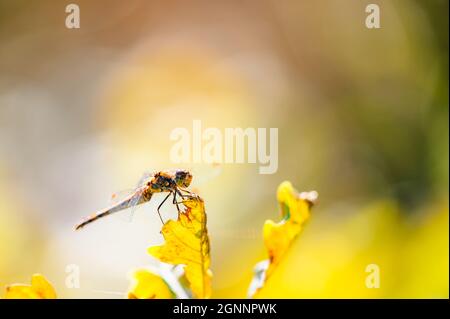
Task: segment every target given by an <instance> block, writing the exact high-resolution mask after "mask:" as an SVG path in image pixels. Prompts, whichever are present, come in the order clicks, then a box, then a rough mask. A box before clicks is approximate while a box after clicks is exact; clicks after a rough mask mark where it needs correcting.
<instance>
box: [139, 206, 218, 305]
mask: <svg viewBox="0 0 450 319" xmlns="http://www.w3.org/2000/svg"><path fill="white" fill-rule="evenodd" d="M183 204H184V205H185V206H186V210H185V211H184V212H183V213H182V214H180V215H179V217H178V220H176V221H175V220H169V221H168V222H167V223H165V224H164V226H163V228H162V230H161V232H162V235H163V236H164V239H165V240H166V242H165V244H164V245H162V246H156V247H150V248H149V250H148V251H149V253H150V254H151V255H152V256H154V257H156V258H158V259H159V260H160V261H162V262H165V263H168V264H172V265H178V264H183V265H185V266H184V273H185V277H186V279H187V280H188V282H189V285H190V288H191V291H192V293H193V295H194V296H195V297H196V298H209V297H210V296H211V278H212V273H211V271H210V269H209V266H210V255H209V238H208V232H207V229H206V213H205V205H204V202H203V200H202V199H201V198H200V197H193V198H190V199H187V200H184V201H183Z"/></svg>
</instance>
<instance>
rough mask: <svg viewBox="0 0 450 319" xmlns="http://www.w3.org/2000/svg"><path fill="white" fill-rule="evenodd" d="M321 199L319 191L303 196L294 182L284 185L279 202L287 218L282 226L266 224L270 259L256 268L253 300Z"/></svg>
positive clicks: (251, 291) (252, 289) (268, 221)
mask: <svg viewBox="0 0 450 319" xmlns="http://www.w3.org/2000/svg"><path fill="white" fill-rule="evenodd" d="M317 196H318V195H317V192H315V191H312V192H303V193H300V194H299V193H298V192H297V191H296V190H295V189H294V187H293V186H292V184H291V183H290V182H283V183H281V184H280V186H279V187H278V191H277V199H278V202H279V204H280V210H281V216H282V218H283V219H282V220H281V221H280V222H278V223H276V222H274V221H272V220H267V221H266V222H265V223H264V227H263V236H264V245H265V246H266V249H267V253H268V256H269V259H268V260H264V261H262V262H260V263H258V264H257V266H256V267H255V276H254V278H253V281H252V283H251V285H250V288H249V296H250V297H255V296H256V294H257V293H258V292H259V290H260V289H261V288H262V287H263V286H264V284H265V282H266V281H267V279H268V278H269V277H270V275H271V274H272V272H273V271H274V269H275V268H276V267H277V265H278V264H279V262H280V260H281V258H282V256H283V255H284V254H285V253H286V251H287V250H288V249H289V247H290V246H291V244H292V242H293V240H294V239H295V238H296V237H297V236H298V234H300V232H301V230H302V228H303V225H304V223H305V222H306V221H307V220H308V219H309V216H310V209H311V207H312V205H313V203H314V202H315V201H316V200H317Z"/></svg>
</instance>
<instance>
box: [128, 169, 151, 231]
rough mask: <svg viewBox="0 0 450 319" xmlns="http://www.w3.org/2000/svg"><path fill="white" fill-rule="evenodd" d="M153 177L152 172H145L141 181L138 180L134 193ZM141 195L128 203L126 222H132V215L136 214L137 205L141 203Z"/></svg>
mask: <svg viewBox="0 0 450 319" xmlns="http://www.w3.org/2000/svg"><path fill="white" fill-rule="evenodd" d="M152 176H153V173H152V172H145V173H144V174H143V175H142V177H141V179H140V180H139V182H138V183H137V185H136V188H135V189H134V192H136V191H137V190H138V189H140V188H142V187H143V186H144V185H145V183H147V181H148V180H149V179H150V178H151V177H152ZM142 194H143V193H141V195H140V196H136V197H135V198H133V200H132V201H131V202H130V213H129V214H128V222H130V223H131V222H132V221H133V217H134V213H135V212H136V210H137V209H138V207H139V205H138V204H139V203H140V202H141V198H142Z"/></svg>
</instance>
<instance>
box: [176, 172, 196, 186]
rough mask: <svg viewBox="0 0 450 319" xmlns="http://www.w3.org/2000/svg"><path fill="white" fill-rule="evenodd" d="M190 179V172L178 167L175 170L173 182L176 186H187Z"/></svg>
mask: <svg viewBox="0 0 450 319" xmlns="http://www.w3.org/2000/svg"><path fill="white" fill-rule="evenodd" d="M191 181H192V174H191V173H190V172H189V171H187V170H184V169H178V170H176V171H175V183H176V184H177V186H178V187H183V188H185V187H188V186H189V185H190V184H191Z"/></svg>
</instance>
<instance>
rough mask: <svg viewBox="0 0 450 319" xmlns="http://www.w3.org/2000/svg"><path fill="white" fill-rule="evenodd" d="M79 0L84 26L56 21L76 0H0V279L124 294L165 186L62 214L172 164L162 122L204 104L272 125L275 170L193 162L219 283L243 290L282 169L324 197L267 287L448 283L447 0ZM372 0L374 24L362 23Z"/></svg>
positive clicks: (311, 292)
mask: <svg viewBox="0 0 450 319" xmlns="http://www.w3.org/2000/svg"><path fill="white" fill-rule="evenodd" d="M72 2H73V3H76V4H78V5H79V7H80V16H81V28H80V29H67V28H66V27H65V19H66V16H67V13H65V7H66V5H68V4H69V3H71V2H69V1H48V0H43V1H39V2H37V1H33V2H31V1H22V0H20V1H8V0H1V1H0V48H1V49H0V286H2V287H3V286H4V285H6V284H11V283H15V282H20V283H28V282H29V280H30V277H31V274H33V273H37V272H40V273H43V274H44V275H45V276H46V277H47V278H48V279H49V280H50V281H51V282H52V283H53V285H54V286H55V288H56V290H57V293H58V297H61V298H122V297H123V296H124V293H125V291H126V290H127V288H128V286H129V279H128V277H127V276H128V274H129V272H130V271H131V270H132V269H134V268H136V267H140V266H145V265H154V264H156V261H155V260H154V259H153V258H152V257H151V256H149V255H148V254H147V253H146V248H147V247H149V246H152V245H157V244H160V243H162V241H163V239H162V236H161V235H160V234H159V230H160V227H161V223H160V221H159V218H158V216H157V214H156V207H157V205H158V203H159V202H160V201H161V200H162V196H161V197H160V196H155V198H156V200H154V201H152V202H151V203H149V204H146V205H145V206H143V207H141V208H139V210H137V211H136V213H135V214H134V216H133V218H132V219H131V221H130V217H129V213H128V212H123V213H120V214H116V215H115V216H111V217H109V218H105V219H103V220H101V221H98V222H96V223H94V224H92V225H90V226H88V227H86V228H85V229H83V230H82V231H79V232H75V231H74V230H73V226H74V225H75V224H76V223H77V222H78V221H79V220H80V219H82V218H83V217H84V216H86V215H89V214H90V213H92V212H94V211H95V210H98V209H101V208H103V207H105V206H108V205H109V203H110V197H111V194H113V193H114V192H117V191H121V190H123V189H127V188H130V187H133V186H134V185H135V184H136V182H137V181H138V180H139V178H140V177H141V176H142V174H143V173H144V172H146V171H149V170H160V169H164V168H172V167H174V166H176V165H174V164H173V163H171V161H170V158H169V151H170V148H171V147H172V145H173V142H172V141H170V140H169V134H170V132H171V131H172V130H173V129H174V128H176V127H186V128H187V129H189V130H191V127H192V121H193V120H194V119H200V120H201V121H202V125H203V126H204V127H217V128H220V129H223V128H225V127H232V128H234V127H243V128H246V127H253V128H258V127H261V128H269V127H275V128H278V129H279V155H278V158H279V168H278V171H277V173H275V174H273V175H260V174H258V165H255V164H227V165H220V166H214V167H211V166H209V165H207V164H205V165H186V167H187V168H189V169H192V170H193V172H194V181H193V185H192V187H193V188H194V189H196V190H197V191H198V192H199V193H200V194H201V195H202V196H203V197H204V199H205V201H206V210H207V213H208V229H209V234H210V237H211V256H212V266H211V267H212V270H213V272H214V281H213V289H214V294H213V297H218V298H242V297H245V296H246V291H247V287H248V285H249V283H250V280H251V278H252V270H253V266H254V265H255V263H256V262H258V261H260V260H262V259H264V258H266V255H265V251H264V247H263V242H262V232H261V229H262V225H263V223H264V221H265V220H266V219H268V218H270V219H274V220H278V219H279V216H278V205H277V202H276V189H277V186H278V185H279V183H280V182H282V181H284V180H290V181H291V182H292V183H293V184H294V186H295V187H296V188H297V189H298V190H299V191H308V190H317V191H318V192H319V194H320V197H319V201H320V203H319V204H318V205H317V206H316V207H314V210H313V215H312V218H311V220H310V222H309V224H308V225H307V227H306V228H305V230H304V232H303V234H302V235H301V236H300V238H299V239H298V240H297V241H296V243H295V244H294V246H293V247H292V249H291V251H290V253H289V255H288V256H287V257H286V258H285V259H284V261H283V263H282V264H281V265H280V267H279V269H278V270H277V271H276V272H275V273H274V275H273V277H272V278H271V280H270V281H269V282H268V285H267V287H266V288H267V289H265V290H264V292H263V293H262V296H263V297H268V298H276V297H285V298H354V297H359V298H406V297H413V298H419V297H425V298H442V297H445V298H448V296H449V286H448V285H449V278H448V273H449V264H448V262H449V255H448V253H449V247H448V242H449V233H448V228H449V221H448V185H449V179H448V178H449V172H448V167H449V157H448V154H449V149H448V146H449V140H448V133H449V132H448V131H449V123H448V105H449V103H448V102H449V100H448V2H447V1H445V0H433V1H413V0H398V1H382V0H377V1H364V0H361V1H360V0H353V1H345V2H344V1H338V0H323V1H297V0H284V1H274V0H263V1H256V0H255V1H221V2H218V1H189V2H188V1H143V0H129V1H119V0H109V1H106V0H98V1H87V0H77V1H72ZM372 2H373V3H377V4H378V5H379V6H380V9H381V29H367V28H366V26H365V19H366V16H367V13H365V7H366V5H367V4H369V3H372ZM162 211H163V215H164V217H165V218H166V219H168V218H175V217H176V210H175V209H174V208H173V207H171V205H165V206H164V207H163V209H162ZM369 264H377V265H378V266H379V267H380V288H378V289H368V288H367V287H366V285H365V280H366V276H367V275H368V274H367V273H366V272H365V269H366V266H367V265H369ZM71 265H76V266H77V267H79V270H80V287H79V288H72V289H71V288H70V287H67V285H66V279H67V276H68V274H69V273H68V271H70V269H72V268H71ZM2 289H3V288H2Z"/></svg>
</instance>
